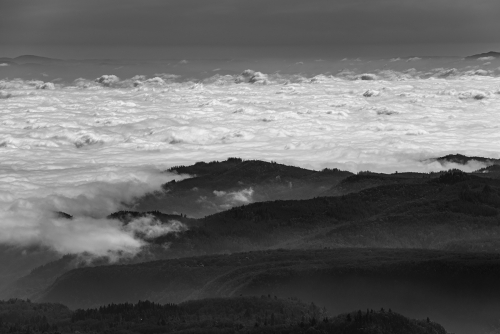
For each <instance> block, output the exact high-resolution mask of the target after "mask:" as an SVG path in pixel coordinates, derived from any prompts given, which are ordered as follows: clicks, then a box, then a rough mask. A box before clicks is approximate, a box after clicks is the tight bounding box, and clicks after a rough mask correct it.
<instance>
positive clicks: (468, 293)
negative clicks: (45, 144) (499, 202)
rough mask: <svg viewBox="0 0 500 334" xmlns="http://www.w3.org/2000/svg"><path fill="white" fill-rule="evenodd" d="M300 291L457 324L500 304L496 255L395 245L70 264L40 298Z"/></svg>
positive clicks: (498, 309) (338, 304)
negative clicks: (73, 266) (99, 264)
mask: <svg viewBox="0 0 500 334" xmlns="http://www.w3.org/2000/svg"><path fill="white" fill-rule="evenodd" d="M240 294H243V295H245V296H246V295H262V294H265V295H268V294H271V295H277V296H280V297H299V298H301V299H303V300H309V301H314V302H315V303H317V304H318V305H321V306H326V307H327V308H328V309H329V310H331V311H332V312H333V313H339V312H343V310H345V309H346V308H347V309H359V308H361V309H366V308H373V309H378V308H380V306H386V307H389V306H390V307H392V308H394V309H398V310H400V311H401V312H403V313H405V314H408V315H410V316H412V317H417V318H424V317H426V316H429V317H431V318H433V319H435V320H436V321H438V322H440V323H442V324H443V325H445V326H446V327H447V328H449V329H451V330H452V331H454V332H456V333H469V332H477V330H478V328H480V327H481V326H483V325H484V324H487V323H491V322H493V321H494V320H495V319H496V318H497V317H498V314H499V313H500V255H498V254H466V253H446V252H441V251H425V250H398V249H387V250H380V249H333V250H328V249H326V250H309V251H305V250H289V251H286V250H276V251H261V252H250V253H238V254H232V255H218V256H204V257H195V258H185V259H172V260H164V261H154V262H147V263H141V264H135V265H123V266H116V265H115V266H102V267H93V268H80V269H75V270H72V271H70V272H68V273H66V274H64V275H63V276H61V277H60V278H58V279H57V280H56V282H55V283H54V284H53V285H52V286H51V287H50V288H49V289H48V290H47V291H46V292H45V293H44V294H43V295H42V296H41V298H39V301H42V302H57V303H63V304H65V305H68V306H69V307H71V308H77V307H94V306H98V305H105V304H108V303H112V302H114V303H124V302H134V301H137V300H143V299H149V300H151V301H155V302H161V303H178V302H183V301H187V300H193V299H203V298H213V297H231V296H239V295H240Z"/></svg>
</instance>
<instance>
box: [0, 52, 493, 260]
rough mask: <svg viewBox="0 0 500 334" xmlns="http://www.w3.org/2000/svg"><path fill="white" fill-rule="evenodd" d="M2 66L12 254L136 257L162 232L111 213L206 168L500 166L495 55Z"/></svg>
mask: <svg viewBox="0 0 500 334" xmlns="http://www.w3.org/2000/svg"><path fill="white" fill-rule="evenodd" d="M35 60H36V59H35ZM0 63H1V62H0ZM0 65H2V66H0V78H3V80H2V81H0V124H1V128H0V152H1V156H2V162H1V164H0V171H1V172H0V229H1V231H2V233H1V234H0V243H2V244H14V245H32V244H37V245H44V246H48V247H50V248H52V249H54V250H56V251H58V252H61V253H79V252H90V253H93V254H98V255H103V254H107V253H108V252H110V251H112V252H122V253H123V252H125V253H131V254H133V253H134V252H136V251H137V250H138V249H140V248H141V247H142V245H143V241H141V240H139V239H137V238H136V237H135V234H134V233H135V232H136V229H137V228H140V229H143V230H144V229H146V230H147V229H150V230H151V229H153V230H154V229H155V227H154V226H146V225H147V224H145V223H144V222H143V223H141V224H136V225H131V226H135V227H136V228H134V227H129V228H128V229H125V228H124V227H123V226H122V225H121V224H120V223H119V222H117V221H113V220H107V219H105V217H106V216H107V215H108V214H110V213H112V212H114V211H116V210H119V209H120V208H122V207H123V204H124V203H131V202H133V200H134V198H136V197H138V196H141V195H143V194H145V193H147V192H151V191H154V190H159V189H160V186H161V184H162V183H165V182H168V181H170V180H172V179H180V178H182V177H186V176H179V175H171V174H168V173H162V171H164V170H165V169H166V168H168V167H170V166H174V165H180V164H184V165H187V164H192V163H194V162H197V161H211V160H221V159H225V158H227V157H241V158H243V159H261V160H268V161H271V160H273V161H277V162H280V163H285V164H290V165H296V166H301V167H305V168H311V169H321V168H325V167H337V168H340V169H345V170H349V171H353V172H356V171H361V170H372V171H382V172H394V171H438V170H443V169H448V168H451V167H457V166H451V165H448V166H442V165H441V164H439V163H438V162H431V161H429V160H428V159H430V158H433V157H438V156H442V155H445V154H450V153H462V154H465V155H473V156H485V157H490V158H500V153H499V151H498V148H499V147H500V128H499V127H500V117H498V112H499V110H500V77H499V76H500V60H499V59H495V58H488V57H486V58H480V59H478V60H464V59H461V58H450V59H420V58H405V59H400V58H394V59H390V60H389V59H388V60H376V61H375V60H373V61H370V60H363V59H344V60H341V61H328V60H320V59H315V60H307V61H295V60H294V61H290V60H288V61H280V62H278V61H275V60H273V61H271V60H267V61H264V60H262V61H256V60H252V61H250V60H249V61H236V60H229V61H201V60H187V61H186V60H183V61H181V60H175V61H165V62H150V63H146V62H135V63H134V62H130V61H129V62H113V61H102V62H98V61H94V62H48V63H44V64H36V65H34V64H29V63H27V64H21V65H20V64H17V65H16V64H13V63H9V62H5V63H1V64H0ZM247 69H251V70H248V71H247ZM480 167H483V166H482V165H479V164H478V165H474V164H473V165H468V166H460V168H462V169H465V170H467V171H471V170H475V169H478V168H480ZM57 211H63V212H66V213H69V214H71V215H73V216H75V219H74V220H67V219H62V218H59V217H58V216H57V215H55V214H54V212H57ZM152 224H153V223H152ZM148 231H149V230H148ZM168 232H169V230H168V229H167V230H165V231H164V233H168ZM155 233H156V232H155Z"/></svg>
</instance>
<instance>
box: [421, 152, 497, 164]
mask: <svg viewBox="0 0 500 334" xmlns="http://www.w3.org/2000/svg"><path fill="white" fill-rule="evenodd" d="M431 160H435V161H438V162H439V163H441V164H446V163H456V164H461V165H465V164H467V163H469V162H471V161H478V162H482V163H486V164H492V165H493V164H494V165H499V164H500V159H491V158H484V157H469V156H466V155H462V154H448V155H445V156H443V157H439V158H435V159H431Z"/></svg>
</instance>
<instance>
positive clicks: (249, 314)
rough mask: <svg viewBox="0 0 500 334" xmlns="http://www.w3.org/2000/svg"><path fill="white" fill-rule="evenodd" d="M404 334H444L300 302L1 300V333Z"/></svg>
mask: <svg viewBox="0 0 500 334" xmlns="http://www.w3.org/2000/svg"><path fill="white" fill-rule="evenodd" d="M367 330H368V332H369V333H381V332H383V333H386V334H396V333H406V334H431V333H432V334H446V331H445V330H444V328H443V327H442V326H440V325H439V324H436V323H433V322H431V321H430V320H429V318H427V320H411V319H408V318H406V317H404V316H402V315H399V314H396V313H393V312H392V311H391V310H389V312H385V311H384V309H381V310H380V311H378V312H377V311H373V310H367V311H366V313H364V312H362V311H361V310H359V311H357V312H351V313H347V314H342V315H339V316H336V317H329V316H327V314H326V310H325V309H320V308H319V307H318V306H316V305H314V303H311V304H309V305H308V304H305V303H303V302H301V301H299V300H297V299H296V298H288V299H279V298H277V297H276V296H271V295H267V296H266V295H263V296H261V297H241V296H240V297H235V298H219V299H205V300H196V301H189V302H185V303H182V304H178V305H175V304H165V305H161V304H157V303H153V302H150V301H139V302H138V303H135V304H132V303H123V304H109V305H107V306H101V307H99V308H93V309H86V310H83V309H79V310H76V311H74V312H71V311H69V310H68V309H67V308H66V307H65V306H63V305H60V304H34V303H31V302H30V301H29V300H27V301H24V300H9V301H6V302H1V301H0V332H1V333H13V334H14V333H19V334H21V333H22V334H35V333H127V334H134V333H137V334H139V333H140V334H149V333H151V334H155V333H176V332H182V333H290V334H292V333H344V334H354V333H361V332H363V333H365V332H367Z"/></svg>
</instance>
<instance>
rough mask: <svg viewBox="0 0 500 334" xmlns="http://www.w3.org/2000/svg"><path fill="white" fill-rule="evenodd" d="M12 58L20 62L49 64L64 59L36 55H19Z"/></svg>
mask: <svg viewBox="0 0 500 334" xmlns="http://www.w3.org/2000/svg"><path fill="white" fill-rule="evenodd" d="M12 60H13V61H14V62H16V63H18V64H49V63H55V62H61V61H63V60H61V59H53V58H47V57H40V56H34V55H23V56H18V57H15V58H13V59H12Z"/></svg>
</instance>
